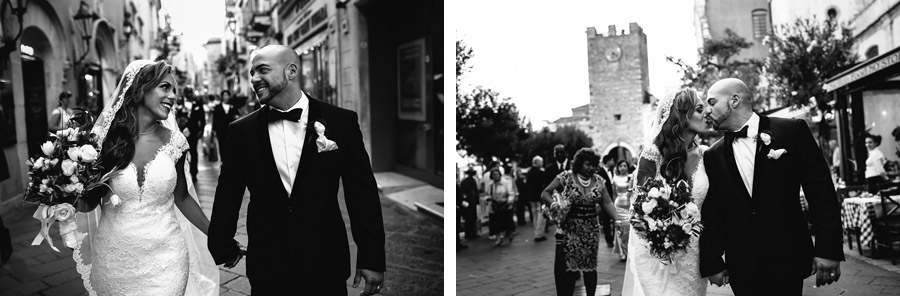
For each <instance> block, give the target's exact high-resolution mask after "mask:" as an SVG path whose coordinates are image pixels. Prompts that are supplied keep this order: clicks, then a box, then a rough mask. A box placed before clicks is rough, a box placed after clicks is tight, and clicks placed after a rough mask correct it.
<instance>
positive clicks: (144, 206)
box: [73, 60, 219, 295]
mask: <svg viewBox="0 0 900 296" xmlns="http://www.w3.org/2000/svg"><path fill="white" fill-rule="evenodd" d="M173 74H174V70H173V68H172V67H171V66H169V65H167V64H166V63H165V62H163V61H160V62H153V61H149V60H137V61H134V62H132V63H131V64H129V65H128V67H127V68H126V69H125V74H124V76H123V77H122V79H121V81H120V82H119V86H118V87H117V89H116V91H115V92H114V93H113V96H112V97H110V99H109V100H107V102H105V103H106V104H104V106H106V107H105V108H104V111H103V112H102V113H101V114H100V116H99V118H97V122H96V123H95V125H94V128H93V130H92V132H93V133H94V134H96V135H97V140H98V143H102V144H101V151H100V158H99V159H100V164H101V165H102V166H103V167H104V168H106V170H107V171H111V172H112V177H111V178H110V179H109V181H108V182H107V184H108V185H109V189H111V190H105V192H92V193H90V194H89V195H90V196H92V197H93V198H88V199H86V200H85V201H83V202H79V203H77V204H76V206H77V207H78V208H79V210H80V211H82V212H86V211H90V212H88V213H87V214H79V219H78V221H79V223H80V225H79V230H80V233H79V235H78V238H79V239H80V241H79V243H78V244H77V245H78V246H77V247H76V249H75V251H74V252H73V257H74V259H75V261H76V263H77V269H78V272H79V273H80V274H81V276H82V279H83V280H84V285H85V288H86V289H87V291H88V293H89V294H90V295H124V294H128V295H215V294H218V284H219V271H218V268H217V267H216V266H215V263H213V260H212V257H211V256H210V254H209V251H208V250H207V248H206V230H207V228H208V226H209V219H208V218H207V217H206V215H205V214H204V213H203V211H202V210H201V208H200V205H199V201H198V200H197V194H196V192H195V190H194V186H193V182H191V178H185V172H186V170H187V168H188V167H187V166H186V165H185V164H186V163H189V160H186V158H187V154H185V153H184V152H185V151H186V150H187V149H188V143H187V140H186V139H185V137H184V135H183V134H182V133H181V132H179V131H178V128H177V125H176V124H175V119H174V116H173V115H171V114H172V107H173V106H174V105H175V78H174V76H173ZM101 188H106V187H105V186H104V187H101ZM110 191H111V192H110ZM176 207H177V209H176Z"/></svg>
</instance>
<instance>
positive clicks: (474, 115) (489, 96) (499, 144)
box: [456, 87, 522, 160]
mask: <svg viewBox="0 0 900 296" xmlns="http://www.w3.org/2000/svg"><path fill="white" fill-rule="evenodd" d="M521 129H522V128H521V125H520V119H519V110H518V109H517V108H516V105H514V104H513V103H511V102H510V101H509V98H503V97H501V96H500V94H499V93H497V92H496V91H493V90H490V89H487V88H482V87H477V88H475V89H474V90H473V91H472V92H471V93H468V94H463V95H459V94H457V97H456V140H457V146H456V149H457V150H465V151H466V152H468V153H469V154H470V155H475V156H476V157H478V158H481V159H484V160H490V159H491V158H492V157H494V156H496V157H499V158H501V159H504V158H512V157H515V154H516V153H515V152H516V151H515V150H516V146H517V143H518V138H519V132H520V130H521Z"/></svg>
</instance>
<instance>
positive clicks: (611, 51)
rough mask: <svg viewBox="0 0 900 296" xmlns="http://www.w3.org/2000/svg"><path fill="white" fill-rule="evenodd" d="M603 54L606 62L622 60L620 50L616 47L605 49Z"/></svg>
mask: <svg viewBox="0 0 900 296" xmlns="http://www.w3.org/2000/svg"><path fill="white" fill-rule="evenodd" d="M604 54H605V55H606V60H607V61H610V62H615V61H618V60H619V59H620V58H622V48H620V47H619V46H618V45H613V46H610V47H607V48H606V51H605V52H604Z"/></svg>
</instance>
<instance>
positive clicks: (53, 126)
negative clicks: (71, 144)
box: [49, 90, 74, 132]
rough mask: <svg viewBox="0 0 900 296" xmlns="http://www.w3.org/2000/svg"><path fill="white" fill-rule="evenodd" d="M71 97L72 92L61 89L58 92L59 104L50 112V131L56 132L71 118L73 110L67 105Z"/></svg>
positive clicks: (64, 126)
mask: <svg viewBox="0 0 900 296" xmlns="http://www.w3.org/2000/svg"><path fill="white" fill-rule="evenodd" d="M71 98H72V92H70V91H67V90H66V91H63V92H61V93H59V105H57V106H56V108H53V112H50V128H49V129H50V132H56V131H58V130H61V129H65V128H66V126H67V125H68V124H69V119H70V118H72V114H73V113H74V111H73V110H72V108H70V107H69V103H70V101H71Z"/></svg>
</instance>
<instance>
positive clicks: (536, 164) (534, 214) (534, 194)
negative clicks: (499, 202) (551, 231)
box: [525, 156, 547, 242]
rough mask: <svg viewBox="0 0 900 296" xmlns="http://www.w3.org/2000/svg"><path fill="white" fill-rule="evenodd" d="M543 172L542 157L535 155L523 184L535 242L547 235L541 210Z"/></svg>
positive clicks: (543, 239) (545, 238) (544, 186)
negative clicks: (529, 208) (529, 207)
mask: <svg viewBox="0 0 900 296" xmlns="http://www.w3.org/2000/svg"><path fill="white" fill-rule="evenodd" d="M544 174H545V173H544V159H543V158H541V157H540V156H535V157H534V158H533V159H532V160H531V169H529V170H528V175H527V177H525V185H526V187H527V188H528V190H526V191H527V192H528V195H527V197H528V199H529V200H528V202H529V203H530V204H531V220H532V222H534V241H535V242H542V241H545V240H547V237H546V236H544V228H545V227H546V223H547V220H546V219H544V214H543V213H542V212H541V192H543V191H544V188H546V184H545V182H544V179H546V176H545V175H544Z"/></svg>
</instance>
